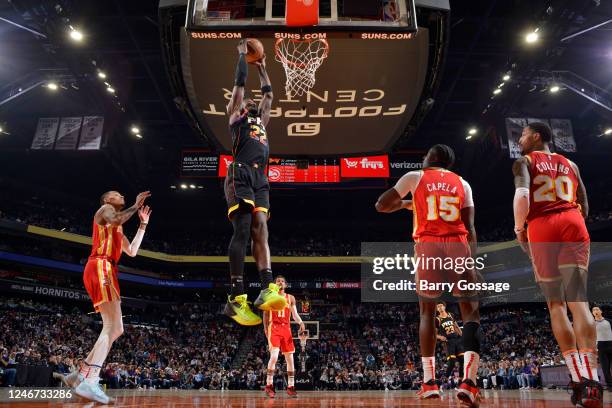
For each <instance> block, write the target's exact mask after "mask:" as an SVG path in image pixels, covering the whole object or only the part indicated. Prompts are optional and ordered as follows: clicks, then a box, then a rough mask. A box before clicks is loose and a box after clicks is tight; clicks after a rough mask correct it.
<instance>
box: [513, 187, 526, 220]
mask: <svg viewBox="0 0 612 408" xmlns="http://www.w3.org/2000/svg"><path fill="white" fill-rule="evenodd" d="M512 204H513V208H514V226H515V228H517V227H518V228H523V227H524V225H525V221H526V220H527V215H528V214H529V189H528V188H526V187H519V188H517V189H516V190H515V191H514V201H513V203H512Z"/></svg>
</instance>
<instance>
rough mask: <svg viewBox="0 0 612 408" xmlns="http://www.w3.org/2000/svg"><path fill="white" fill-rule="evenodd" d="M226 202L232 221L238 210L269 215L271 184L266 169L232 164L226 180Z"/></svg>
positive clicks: (228, 214)
mask: <svg viewBox="0 0 612 408" xmlns="http://www.w3.org/2000/svg"><path fill="white" fill-rule="evenodd" d="M225 200H226V201H227V216H228V217H229V218H230V219H231V218H232V214H234V213H236V211H238V210H241V211H247V212H253V213H255V212H258V211H261V212H263V213H266V214H269V211H270V184H269V183H268V177H267V176H266V174H265V168H262V167H259V168H255V167H253V166H249V165H246V164H242V163H232V164H231V165H230V166H229V168H228V169H227V177H226V178H225Z"/></svg>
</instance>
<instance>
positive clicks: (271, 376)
mask: <svg viewBox="0 0 612 408" xmlns="http://www.w3.org/2000/svg"><path fill="white" fill-rule="evenodd" d="M273 382H274V370H268V376H267V377H266V385H272V383H273Z"/></svg>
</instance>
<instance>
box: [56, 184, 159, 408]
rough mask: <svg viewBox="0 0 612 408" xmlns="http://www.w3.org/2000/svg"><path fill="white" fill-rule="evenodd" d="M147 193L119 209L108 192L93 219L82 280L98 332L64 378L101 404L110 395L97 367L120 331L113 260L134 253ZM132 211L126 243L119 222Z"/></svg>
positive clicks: (145, 220) (119, 204)
mask: <svg viewBox="0 0 612 408" xmlns="http://www.w3.org/2000/svg"><path fill="white" fill-rule="evenodd" d="M150 195H151V194H150V193H149V192H148V191H146V192H144V193H140V194H138V196H137V197H136V202H135V204H134V205H133V206H131V207H129V208H127V209H125V210H123V207H124V205H125V200H124V198H123V196H122V195H121V194H119V193H118V192H116V191H108V192H106V193H104V194H103V195H102V197H101V198H100V204H101V205H102V206H101V207H100V209H99V210H98V211H97V212H96V214H95V215H94V219H93V238H92V241H93V243H92V249H91V255H90V256H89V259H88V260H87V264H86V265H85V272H84V274H83V282H84V284H85V289H87V293H88V294H89V297H90V298H91V301H92V302H93V306H94V309H95V310H96V312H99V313H100V315H101V316H102V331H101V332H100V336H99V337H98V340H97V341H96V343H95V344H94V346H93V349H92V350H91V351H90V353H89V354H88V355H87V357H86V358H85V360H83V364H82V366H81V369H80V370H79V371H76V372H74V373H72V374H70V375H68V376H67V377H66V378H65V381H66V383H67V384H68V385H70V386H71V387H76V388H75V393H76V394H77V395H79V396H81V397H83V398H87V399H89V400H92V401H97V402H100V403H102V404H108V403H109V400H110V398H109V397H108V396H107V395H106V394H105V393H104V391H103V390H102V388H101V387H100V384H99V380H100V370H101V369H102V364H104V360H106V356H107V355H108V353H109V351H110V348H111V346H112V345H113V342H114V341H115V340H117V338H119V336H121V335H122V334H123V319H122V317H121V298H120V292H119V280H118V278H117V274H118V271H117V263H118V262H119V258H120V257H121V253H122V252H125V253H126V254H127V255H128V256H132V257H134V256H136V254H137V253H138V249H139V248H140V244H141V243H142V238H143V237H144V233H145V230H146V228H147V224H148V222H149V217H150V216H151V210H150V209H149V207H143V205H144V202H145V200H146V199H147V198H148V197H149V196H150ZM136 212H138V216H139V217H140V227H139V228H138V232H136V235H135V236H134V239H133V240H132V242H131V243H130V242H129V241H128V239H127V238H126V237H125V236H124V235H123V227H122V225H123V224H124V223H125V222H126V221H127V220H129V219H130V218H131V217H132V215H134V214H135V213H136Z"/></svg>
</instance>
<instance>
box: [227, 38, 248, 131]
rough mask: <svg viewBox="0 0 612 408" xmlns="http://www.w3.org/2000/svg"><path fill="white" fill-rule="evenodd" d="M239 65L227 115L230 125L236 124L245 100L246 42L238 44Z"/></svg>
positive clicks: (246, 74)
mask: <svg viewBox="0 0 612 408" xmlns="http://www.w3.org/2000/svg"><path fill="white" fill-rule="evenodd" d="M238 54H239V55H240V56H239V57H238V64H237V65H236V77H235V79H234V89H233V90H232V97H231V99H230V101H229V103H228V104H227V114H228V115H229V123H230V125H231V124H232V123H234V121H235V120H236V117H237V116H239V115H240V108H241V107H242V101H243V100H244V86H245V84H246V80H247V76H248V74H249V69H248V67H247V62H246V54H247V45H246V41H245V40H241V41H240V42H239V43H238Z"/></svg>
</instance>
